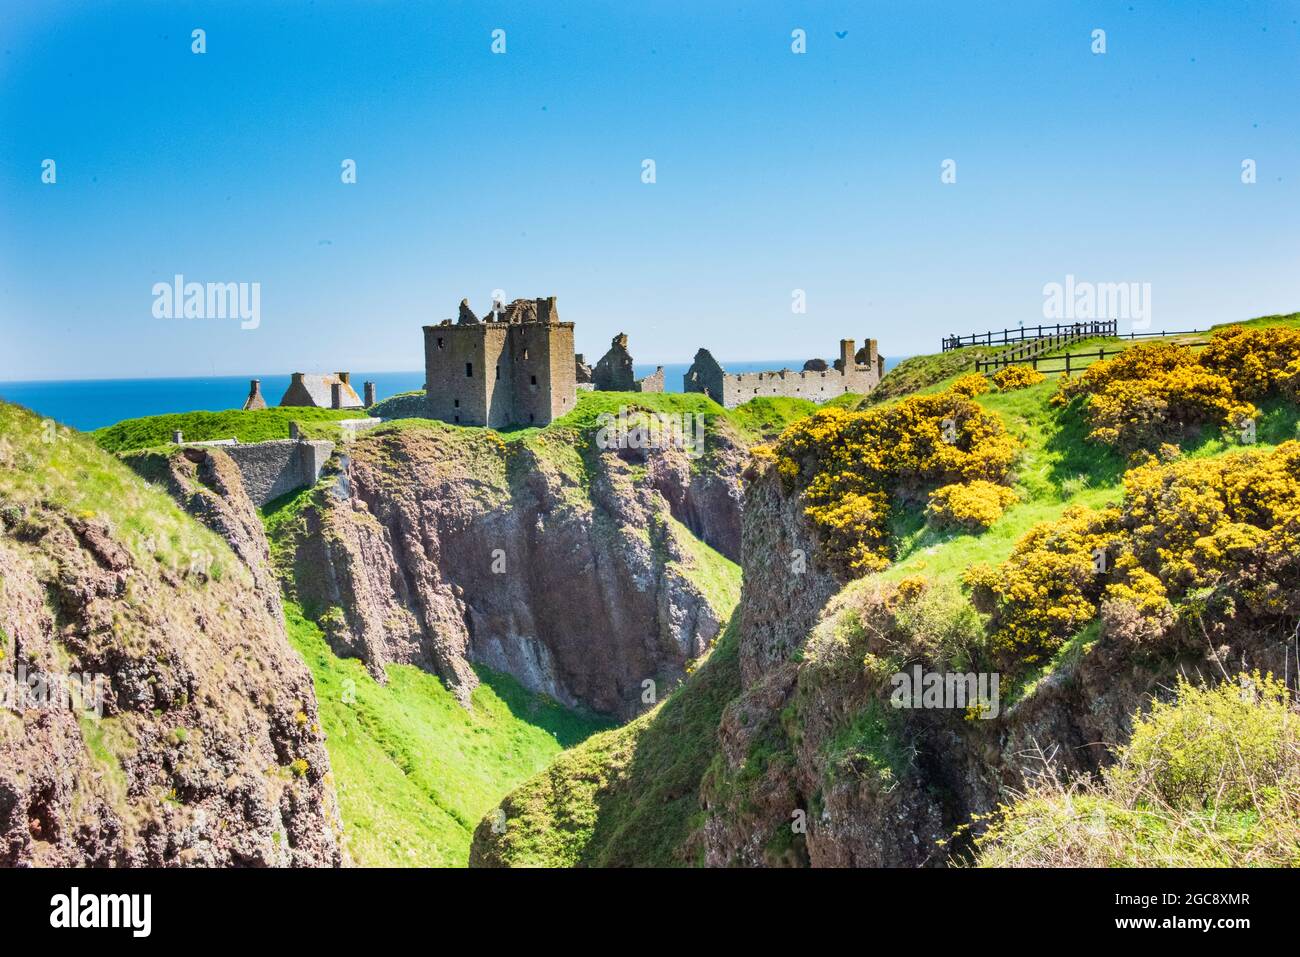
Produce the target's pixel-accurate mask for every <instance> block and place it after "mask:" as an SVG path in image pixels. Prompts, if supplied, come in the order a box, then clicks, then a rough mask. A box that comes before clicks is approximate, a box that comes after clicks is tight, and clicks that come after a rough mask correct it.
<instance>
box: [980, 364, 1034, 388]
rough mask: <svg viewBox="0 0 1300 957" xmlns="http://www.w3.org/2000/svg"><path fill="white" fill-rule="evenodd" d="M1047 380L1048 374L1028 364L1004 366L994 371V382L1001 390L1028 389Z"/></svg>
mask: <svg viewBox="0 0 1300 957" xmlns="http://www.w3.org/2000/svg"><path fill="white" fill-rule="evenodd" d="M1046 380H1047V376H1045V375H1043V374H1042V373H1041V372H1039V371H1038V370H1037V369H1035V368H1032V367H1031V366H1027V365H1010V366H1004V367H1003V368H1001V369H999V370H998V371H997V372H995V373H993V384H994V385H996V386H997V387H998V391H1000V392H1011V391H1014V390H1015V389H1027V388H1029V387H1030V386H1031V385H1038V383H1040V382H1045V381H1046Z"/></svg>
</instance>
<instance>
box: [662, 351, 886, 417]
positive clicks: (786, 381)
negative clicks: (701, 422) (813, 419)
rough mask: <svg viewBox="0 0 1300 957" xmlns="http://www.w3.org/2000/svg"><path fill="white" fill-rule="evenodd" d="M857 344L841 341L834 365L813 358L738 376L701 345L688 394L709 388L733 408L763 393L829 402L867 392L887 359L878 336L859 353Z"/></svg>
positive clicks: (716, 398) (685, 385)
mask: <svg viewBox="0 0 1300 957" xmlns="http://www.w3.org/2000/svg"><path fill="white" fill-rule="evenodd" d="M853 345H854V343H853V340H852V339H841V340H840V355H839V358H838V359H836V360H835V362H834V363H833V364H831V365H827V363H826V362H825V360H822V359H809V360H808V361H807V362H805V363H804V368H803V371H800V372H795V371H794V370H793V369H781V370H779V371H776V372H741V373H736V374H731V373H728V372H727V370H726V369H724V368H722V366H721V365H720V364H719V363H718V361H717V360H716V359H714V358H713V356H712V354H710V352H709V350H708V349H701V350H700V351H699V352H697V353H695V361H694V362H693V363H692V364H691V367H690V369H688V370H687V371H686V375H685V376H684V378H683V388H684V390H685V391H687V392H703V393H704V394H705V395H707V396H709V398H711V399H713V401H714V402H717V403H718V404H719V405H721V406H723V407H725V408H728V409H734V408H735V407H736V406H738V405H740V404H741V403H743V402H748V401H749V400H750V399H754V398H758V397H760V396H785V397H787V398H796V399H811V400H812V401H814V402H824V401H825V400H827V399H833V398H835V397H836V396H837V395H844V394H845V393H846V392H853V393H857V394H860V395H866V394H867V393H868V392H870V391H872V390H873V389H875V387H876V386H877V385H879V384H880V379H881V377H882V376H883V375H884V373H885V360H884V359H883V358H882V357H881V355H880V352H879V350H878V348H877V346H876V340H875V339H868V340H867V341H866V344H865V345H864V346H863V347H862V348H861V349H859V350H857V351H856V352H854V349H853Z"/></svg>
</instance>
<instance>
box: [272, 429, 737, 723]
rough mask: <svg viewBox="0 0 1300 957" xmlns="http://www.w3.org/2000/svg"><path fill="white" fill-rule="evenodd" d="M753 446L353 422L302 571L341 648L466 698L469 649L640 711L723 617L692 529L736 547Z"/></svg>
mask: <svg viewBox="0 0 1300 957" xmlns="http://www.w3.org/2000/svg"><path fill="white" fill-rule="evenodd" d="M742 454H743V453H742V451H741V449H740V448H739V447H738V446H737V445H735V444H734V443H732V442H730V441H728V440H722V441H717V440H715V441H714V443H713V444H712V446H711V449H710V454H709V456H707V458H706V460H705V461H704V462H702V463H695V464H694V465H693V464H692V462H691V460H690V459H689V458H688V456H687V455H686V454H685V452H683V451H682V450H681V449H676V448H665V449H656V450H643V449H623V450H617V449H612V450H605V451H603V450H601V449H599V448H597V447H596V445H595V443H594V441H593V436H592V435H591V434H590V433H577V432H576V431H570V430H548V431H546V432H544V433H540V434H538V435H536V436H532V437H530V438H528V439H527V440H525V441H514V442H509V443H507V442H503V441H502V439H501V438H500V437H499V436H497V435H496V434H494V433H490V432H469V431H466V430H456V429H452V428H447V427H441V426H437V425H427V426H408V427H403V428H400V429H396V430H392V431H387V430H385V431H381V432H379V433H378V434H370V435H366V436H364V437H361V438H359V439H358V440H357V441H356V442H355V443H353V444H352V445H351V446H349V447H348V449H346V450H345V454H343V455H342V456H341V457H340V459H339V464H338V468H337V471H336V472H335V473H334V474H333V476H332V481H331V482H329V483H328V484H327V485H326V486H324V487H323V488H321V489H318V490H317V491H316V492H315V493H313V495H312V497H311V499H310V501H309V502H307V503H306V504H305V507H303V509H302V511H301V514H300V515H299V517H298V519H297V521H296V522H295V523H293V524H292V527H289V528H287V529H286V530H285V532H284V534H285V535H286V537H287V539H288V542H289V544H288V548H289V551H290V552H291V553H292V566H293V567H292V570H291V572H290V573H289V577H290V579H291V587H292V588H293V589H294V592H295V594H296V597H298V598H299V599H300V600H301V602H302V603H303V605H304V607H306V608H307V609H308V610H309V611H310V612H312V613H313V614H315V615H317V616H318V617H319V618H320V620H321V622H322V624H323V625H324V627H325V628H326V632H327V634H328V635H329V637H330V640H331V642H332V644H333V645H334V646H335V648H336V650H337V651H338V652H339V653H340V654H344V655H351V656H357V657H360V658H361V659H363V660H364V661H365V662H366V664H367V666H368V667H369V668H370V670H371V671H372V673H374V674H375V676H376V677H377V678H379V679H380V680H382V678H383V672H384V666H385V665H386V664H387V663H389V662H402V663H410V664H416V665H419V666H422V667H425V668H427V669H429V670H432V671H434V672H436V673H437V674H439V675H440V676H441V677H442V678H443V679H444V681H446V682H447V684H448V685H449V686H450V687H451V688H452V689H453V690H455V691H456V692H457V694H458V695H460V696H461V697H462V698H466V697H467V696H468V693H469V692H470V691H471V690H472V688H473V687H474V685H475V683H476V680H477V679H476V678H475V675H474V672H473V669H472V668H471V665H470V663H471V662H483V663H484V664H486V665H488V666H490V667H492V668H494V669H496V670H500V671H505V672H508V673H510V674H512V675H514V676H515V677H517V678H518V679H519V680H520V681H521V682H523V683H524V684H525V685H526V686H527V687H528V688H530V689H531V690H534V691H541V692H545V693H547V694H549V695H551V696H552V697H554V698H556V699H557V700H558V701H561V702H563V703H565V704H567V705H570V706H580V707H583V708H587V709H590V710H593V711H596V712H600V713H604V714H610V715H617V716H621V717H630V716H632V715H635V714H637V713H639V712H640V711H642V710H644V708H645V707H646V702H647V698H646V694H645V692H646V689H647V688H648V686H647V685H646V684H645V682H647V681H653V682H655V687H656V688H657V689H659V692H660V693H662V691H663V690H666V689H667V687H669V686H670V685H671V684H673V683H675V682H676V681H677V680H678V679H679V678H680V677H681V675H682V674H683V672H684V667H685V665H686V663H687V662H688V661H690V660H691V659H693V658H696V657H698V656H699V655H700V654H701V653H702V652H703V651H704V650H705V649H706V648H707V647H708V644H709V642H710V641H711V640H712V639H713V638H714V636H715V635H716V634H717V633H718V630H719V626H720V621H721V620H722V619H723V618H725V616H726V614H727V613H728V612H729V610H730V609H729V607H720V606H723V605H726V604H728V603H727V601H726V600H725V599H724V598H720V597H719V595H718V594H714V593H711V589H710V587H709V579H710V569H709V567H708V566H709V564H710V562H711V561H716V560H717V559H716V556H712V557H710V556H709V555H705V554H703V553H702V552H703V551H707V550H701V549H700V548H699V545H698V542H697V541H696V539H695V536H694V535H693V534H692V532H695V533H696V534H698V535H699V536H700V537H702V538H703V539H704V540H705V541H708V542H710V543H712V544H714V545H716V546H717V547H718V549H719V550H720V551H722V552H723V553H724V554H726V553H728V552H729V553H731V554H735V553H736V551H737V546H738V541H737V540H738V529H739V482H738V476H737V473H738V471H739V465H738V463H739V460H740V458H741V456H742Z"/></svg>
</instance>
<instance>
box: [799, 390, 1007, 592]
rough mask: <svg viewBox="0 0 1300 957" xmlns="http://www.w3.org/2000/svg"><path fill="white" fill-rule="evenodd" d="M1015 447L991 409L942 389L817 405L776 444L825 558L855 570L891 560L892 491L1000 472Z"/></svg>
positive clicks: (901, 494) (902, 493) (916, 496)
mask: <svg viewBox="0 0 1300 957" xmlns="http://www.w3.org/2000/svg"><path fill="white" fill-rule="evenodd" d="M1016 449H1017V446H1016V444H1015V442H1014V440H1013V439H1012V438H1011V437H1010V436H1008V435H1007V433H1006V430H1005V429H1004V428H1003V426H1002V420H1001V419H1000V418H998V416H997V415H996V414H995V413H992V412H988V411H986V410H985V409H982V408H981V407H980V406H979V405H977V404H976V403H975V402H973V401H971V399H970V398H968V397H967V396H964V395H958V394H957V393H955V392H952V391H947V392H940V393H936V394H933V395H921V396H912V397H909V398H907V399H904V400H902V401H901V402H898V403H895V404H893V405H889V406H882V407H878V408H871V409H866V410H864V411H859V412H848V411H845V410H844V409H840V408H823V409H821V410H819V411H818V412H816V413H814V414H813V415H811V416H808V417H807V418H805V419H802V420H800V421H798V422H796V423H794V424H793V425H791V426H790V427H789V428H787V429H786V430H785V432H783V433H782V434H781V437H780V439H779V440H778V441H777V445H776V449H775V454H776V461H777V470H778V472H779V474H780V475H781V477H782V479H783V480H784V481H785V482H786V484H787V487H788V488H795V487H800V488H802V492H803V500H804V504H805V512H806V514H807V515H808V517H809V519H810V520H811V521H812V523H813V525H814V526H815V527H816V528H817V530H818V533H819V547H820V549H821V551H822V553H823V556H824V558H825V559H826V560H827V561H828V563H830V564H831V565H833V566H835V567H837V568H838V569H840V570H841V571H842V572H845V573H850V574H852V573H862V572H869V571H874V570H878V569H880V568H883V567H884V566H885V565H886V564H887V563H888V561H889V557H890V539H889V526H888V522H889V517H890V512H891V510H892V508H893V505H894V503H895V502H896V501H901V502H905V503H906V502H920V501H924V500H925V498H926V496H927V495H928V493H929V492H930V491H931V490H932V489H934V488H936V487H939V486H944V485H952V484H958V483H965V482H972V481H976V480H983V481H986V482H1004V481H1006V479H1007V475H1008V472H1009V470H1010V468H1011V464H1012V462H1013V461H1014V459H1015V456H1016Z"/></svg>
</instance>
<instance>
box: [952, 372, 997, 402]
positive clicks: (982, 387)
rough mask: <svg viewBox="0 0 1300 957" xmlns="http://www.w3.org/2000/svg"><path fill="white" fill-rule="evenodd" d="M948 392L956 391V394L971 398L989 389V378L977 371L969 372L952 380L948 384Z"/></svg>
mask: <svg viewBox="0 0 1300 957" xmlns="http://www.w3.org/2000/svg"><path fill="white" fill-rule="evenodd" d="M948 390H949V391H950V392H956V393H957V394H958V395H964V396H966V398H968V399H973V398H975V396H977V395H983V394H984V393H985V392H987V391H989V380H988V379H986V378H985V377H984V376H982V375H980V374H979V373H978V372H969V373H967V374H966V375H964V376H961V377H960V378H958V379H956V380H954V381H953V383H952V385H950V386H948Z"/></svg>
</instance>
